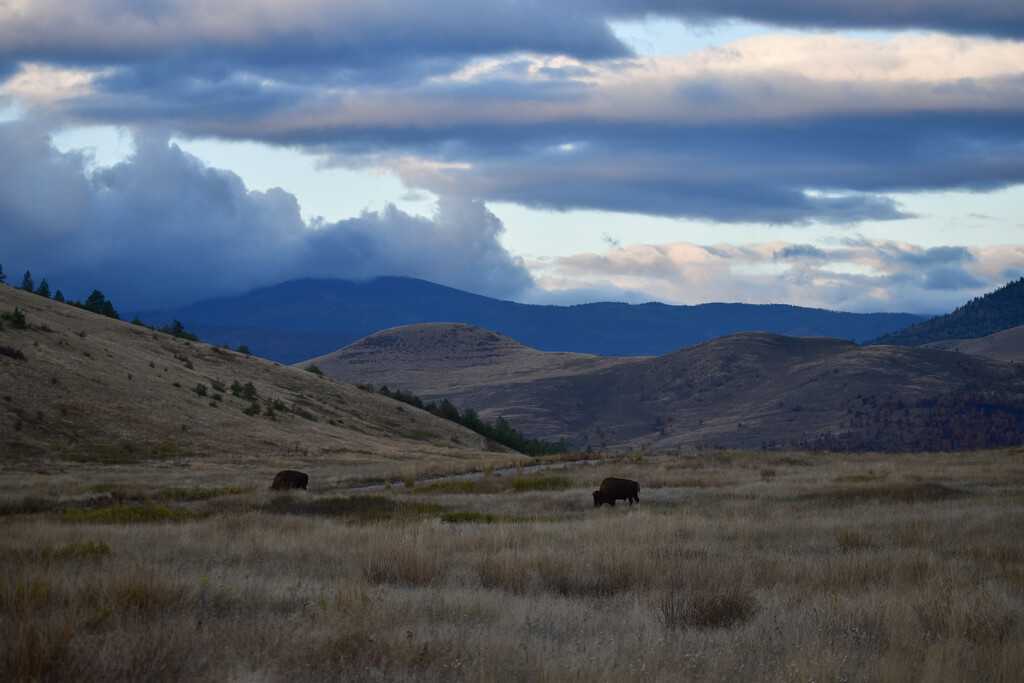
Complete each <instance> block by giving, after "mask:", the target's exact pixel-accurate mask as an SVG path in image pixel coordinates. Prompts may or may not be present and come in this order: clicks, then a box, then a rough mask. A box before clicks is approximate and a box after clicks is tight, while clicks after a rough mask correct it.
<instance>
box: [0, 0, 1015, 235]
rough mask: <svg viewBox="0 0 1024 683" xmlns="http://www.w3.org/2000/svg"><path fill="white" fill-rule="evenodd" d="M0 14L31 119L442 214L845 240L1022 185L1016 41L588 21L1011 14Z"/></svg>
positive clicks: (550, 6) (547, 9) (256, 7)
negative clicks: (375, 174) (283, 171)
mask: <svg viewBox="0 0 1024 683" xmlns="http://www.w3.org/2000/svg"><path fill="white" fill-rule="evenodd" d="M0 7H3V8H0V64H10V63H13V62H22V63H23V64H24V65H25V72H24V73H19V74H15V75H13V76H11V77H10V78H9V79H8V84H9V86H8V90H9V91H10V93H11V94H10V95H9V96H10V97H12V98H17V97H22V98H23V99H24V100H25V101H27V102H30V103H32V104H35V105H36V107H38V109H39V110H42V111H46V112H48V115H50V116H54V117H63V118H64V120H66V121H69V122H71V123H96V124H104V123H118V124H124V125H129V126H136V127H139V126H160V127H163V128H166V129H168V130H172V131H174V132H175V133H176V134H180V135H184V136H186V137H204V136H212V137H219V138H233V139H245V140H257V141H263V142H268V143H271V144H278V145H293V146H297V147H301V148H305V149H307V150H309V151H311V152H316V153H327V154H333V159H334V163H337V164H338V165H344V166H347V167H359V166H360V165H364V166H372V167H374V168H377V169H384V170H390V171H393V172H395V173H396V174H397V175H398V176H399V177H400V178H401V179H402V180H403V181H404V182H405V183H406V184H407V185H408V186H409V187H410V188H412V189H418V190H430V191H433V192H435V193H437V194H439V195H441V196H445V197H452V198H461V199H462V200H464V201H474V200H484V201H490V200H494V201H499V200H500V201H510V202H515V203H518V204H522V205H525V206H530V207H539V208H547V209H555V210H570V209H577V208H587V209H599V210H610V211H619V212H629V213H646V214H653V215H665V216H685V217H695V218H702V219H710V220H714V221H723V222H736V221H743V222H763V223H769V224H781V223H798V224H799V223H807V222H810V221H822V222H829V223H855V222H858V221H862V220H896V219H900V218H905V217H907V214H906V213H904V212H903V211H901V209H900V207H899V206H898V205H897V203H896V202H895V201H894V200H893V199H892V198H891V197H889V196H887V194H890V193H893V192H906V191H924V190H945V189H972V190H991V189H995V188H1000V187H1006V186H1009V185H1013V184H1017V183H1021V182H1024V115H1022V114H1024V112H1022V110H1024V74H1022V67H1021V66H1020V65H1021V64H1022V63H1024V52H1022V49H1021V45H1020V44H1019V43H1012V42H1010V41H998V40H991V39H988V38H957V39H953V38H950V37H949V36H944V35H929V36H900V37H899V38H898V39H893V40H887V41H873V40H855V39H851V38H844V37H841V36H829V35H813V36H791V35H790V36H785V35H783V36H779V35H775V36H760V37H758V38H755V39H748V40H745V41H737V42H735V43H732V44H729V45H726V46H722V47H720V48H716V49H712V50H705V51H702V52H700V53H693V54H688V55H684V56H680V57H676V58H660V59H659V58H651V59H646V58H642V59H632V58H630V57H629V54H628V52H629V51H628V49H627V48H626V46H624V45H623V44H622V43H621V42H620V41H619V40H618V39H617V38H616V37H615V35H614V33H613V31H612V30H611V29H610V28H609V23H608V22H609V21H614V20H629V19H637V18H643V17H645V16H648V15H651V16H666V17H676V18H681V19H684V20H686V21H691V22H692V21H706V22H711V21H716V20H722V19H731V18H741V19H747V20H754V21H762V22H767V23H769V24H775V25H779V26H796V27H809V26H814V27H828V28H886V29H903V28H908V27H919V28H927V29H938V30H943V31H949V32H952V33H972V34H985V35H1000V36H1015V35H1018V34H1020V33H1021V22H1022V21H1024V19H1022V16H1021V15H1022V13H1021V12H1020V9H1019V3H1018V2H1017V1H1016V0H1015V1H1014V2H1005V1H1002V0H984V1H981V2H978V3H974V4H971V5H969V6H968V5H966V4H965V3H958V2H954V1H952V0H930V1H926V0H907V1H906V2H898V3H893V2H891V1H887V2H881V1H880V0H859V1H857V2H854V1H853V0H840V1H838V2H831V3H822V2H818V1H816V0H814V1H812V0H799V1H798V0H782V1H781V2H772V3H763V2H755V1H754V0H722V1H721V2H718V1H716V2H714V3H712V2H710V1H706V0H684V1H681V2H667V1H659V0H641V1H640V2H635V1H631V2H625V0H596V1H594V2H585V1H584V0H566V1H562V2H550V1H544V0H518V1H512V2H480V1H479V0H438V2H432V3H423V2H419V1H418V0H379V1H378V2H372V3H371V2H349V3H338V2H333V1H331V0H291V1H290V2H284V1H283V0H250V1H249V2H247V3H224V2H221V1H220V0H189V1H187V2H186V1H185V0H159V1H158V2H137V1H134V0H79V1H78V2H75V3H67V2H64V1H63V0H31V1H29V0H17V2H15V1H14V0H12V2H10V3H8V4H7V5H6V6H0ZM246 10H248V11H246ZM40 64H41V65H42V68H41V67H39V65H40ZM47 68H48V69H51V70H52V71H53V73H50V72H46V71H45V69H47ZM33 69H36V70H35V71H33ZM76 78H77V80H75V79H76ZM69 82H74V83H75V84H76V87H74V88H72V87H67V84H68V83H69Z"/></svg>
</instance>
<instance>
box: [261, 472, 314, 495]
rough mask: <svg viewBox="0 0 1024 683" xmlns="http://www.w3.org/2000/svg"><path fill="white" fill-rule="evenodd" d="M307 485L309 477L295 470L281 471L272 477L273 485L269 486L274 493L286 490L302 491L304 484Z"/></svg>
mask: <svg viewBox="0 0 1024 683" xmlns="http://www.w3.org/2000/svg"><path fill="white" fill-rule="evenodd" d="M308 483H309V475H308V474H306V473H305V472H296V471H295V470H281V471H280V472H278V473H277V476H276V477H274V483H273V484H271V485H270V488H272V489H273V490H275V491H284V490H287V489H304V488H306V484H308Z"/></svg>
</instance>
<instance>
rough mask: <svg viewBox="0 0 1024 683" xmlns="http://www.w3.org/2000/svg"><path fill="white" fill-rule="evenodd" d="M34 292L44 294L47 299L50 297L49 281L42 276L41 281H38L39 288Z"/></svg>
mask: <svg viewBox="0 0 1024 683" xmlns="http://www.w3.org/2000/svg"><path fill="white" fill-rule="evenodd" d="M36 294H38V295H39V296H45V297H46V298H47V299H49V298H50V283H49V282H47V281H46V278H45V277H44V278H43V281H42V282H40V283H39V288H38V289H36Z"/></svg>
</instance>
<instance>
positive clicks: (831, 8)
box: [608, 0, 1024, 37]
mask: <svg viewBox="0 0 1024 683" xmlns="http://www.w3.org/2000/svg"><path fill="white" fill-rule="evenodd" d="M608 4H615V5H616V6H626V5H628V6H630V7H634V8H636V7H637V5H638V4H639V5H641V6H642V7H643V9H644V10H646V11H648V12H652V13H657V14H659V15H662V16H668V17H677V18H680V19H686V20H691V21H698V22H710V21H714V20H718V19H726V18H732V19H745V20H747V21H752V22H758V23H765V24H770V25H775V26H796V27H801V28H829V29H851V28H857V29H884V30H889V31H894V30H904V29H930V30H935V31H942V32H945V33H967V34H981V35H990V36H1000V37H1021V36H1024V12H1021V6H1020V3H1019V2H1017V0H981V1H980V2H958V1H957V0H904V1H901V2H893V0H829V1H828V2H822V1H821V0H772V2H763V1H762V0H646V1H644V2H641V3H635V2H629V3H627V2H625V1H623V2H614V3H612V2H609V3H608Z"/></svg>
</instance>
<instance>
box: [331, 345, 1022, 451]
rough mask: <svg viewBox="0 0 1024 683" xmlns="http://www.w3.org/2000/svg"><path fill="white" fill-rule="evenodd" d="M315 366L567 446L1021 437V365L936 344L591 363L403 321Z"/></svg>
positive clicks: (734, 348)
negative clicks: (438, 402) (440, 401)
mask: <svg viewBox="0 0 1024 683" xmlns="http://www.w3.org/2000/svg"><path fill="white" fill-rule="evenodd" d="M314 362H315V363H316V364H317V365H318V366H319V367H320V368H321V369H322V370H323V371H324V372H325V373H326V374H328V375H330V376H334V377H337V378H341V379H345V380H347V381H351V382H370V383H373V384H375V385H378V386H379V385H382V384H386V385H388V386H389V387H390V388H391V389H408V390H410V391H413V392H414V393H417V394H418V395H419V396H420V397H421V398H423V399H424V400H438V399H441V398H448V399H450V400H452V402H454V403H455V404H456V405H457V406H459V407H460V408H467V407H472V408H474V409H476V410H477V411H478V412H479V413H480V415H481V416H482V417H483V418H484V419H487V420H493V419H495V418H496V417H497V416H498V415H502V416H504V417H505V418H506V419H508V420H509V421H510V422H511V423H512V425H513V426H514V427H516V428H517V429H519V430H520V431H521V432H523V433H524V434H525V435H526V436H527V437H536V438H542V439H547V440H558V439H565V440H566V442H567V443H568V444H569V445H570V446H571V447H577V448H585V447H587V446H591V447H593V448H600V447H608V448H613V449H621V448H638V447H643V448H650V449H657V450H665V449H675V448H679V447H692V446H707V447H714V446H720V445H721V446H729V447H745V448H761V447H765V448H774V447H780V446H786V447H789V446H792V445H799V446H810V447H826V448H856V449H878V450H908V449H933V450H934V449H946V448H975V447H984V446H992V445H1006V444H1019V443H1022V442H1024V415H1022V411H1024V371H1022V369H1021V367H1020V366H1017V365H1014V364H1009V363H1002V362H997V361H993V360H988V359H984V358H979V357H975V356H967V355H964V354H959V353H952V352H948V351H939V350H934V349H923V348H907V347H890V346H874V347H862V346H858V345H856V344H854V343H852V342H847V341H842V340H836V339H798V338H793V337H784V336H779V335H773V334H767V333H759V332H752V333H743V334H736V335H729V336H726V337H721V338H719V339H715V340H712V341H709V342H705V343H702V344H698V345H695V346H692V347H688V348H686V349H682V350H680V351H677V352H675V353H671V354H667V355H665V356H660V357H657V358H601V357H595V356H581V355H579V354H548V353H544V352H540V351H536V350H534V349H529V348H527V347H524V346H522V345H521V344H517V343H516V342H514V341H513V340H510V339H508V338H506V337H502V336H501V335H498V334H495V333H492V332H487V331H485V330H480V329H478V328H473V327H470V326H464V325H412V326H408V327H404V328H395V329H393V330H387V331H385V332H381V333H378V334H377V335H373V336H372V337H369V338H367V339H365V340H363V341H361V342H357V343H356V344H353V345H351V346H348V347H345V348H344V349H341V350H340V351H338V352H336V353H334V354H331V355H329V356H324V357H322V358H318V359H315V361H314Z"/></svg>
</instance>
